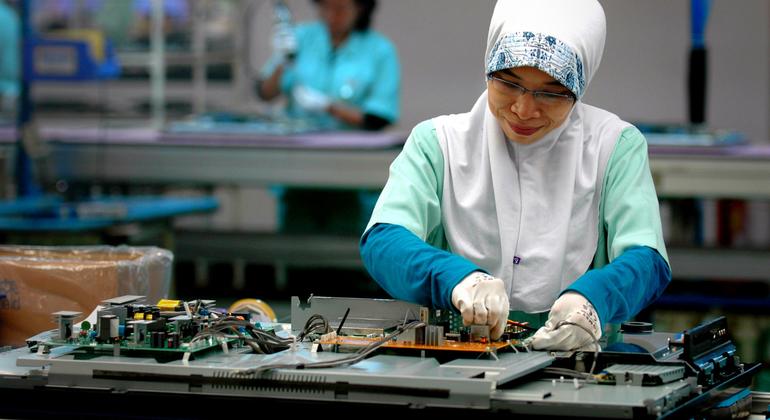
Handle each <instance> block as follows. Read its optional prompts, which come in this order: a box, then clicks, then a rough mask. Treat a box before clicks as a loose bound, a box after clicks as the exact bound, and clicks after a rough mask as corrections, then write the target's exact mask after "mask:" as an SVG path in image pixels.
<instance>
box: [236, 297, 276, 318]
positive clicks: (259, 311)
mask: <svg viewBox="0 0 770 420" xmlns="http://www.w3.org/2000/svg"><path fill="white" fill-rule="evenodd" d="M227 312H230V313H233V312H249V313H251V314H252V319H253V320H256V321H259V322H276V317H275V311H273V308H271V307H270V305H268V304H267V303H265V302H263V301H261V300H259V299H241V300H239V301H236V302H235V303H233V304H232V305H230V308H229V309H228V310H227Z"/></svg>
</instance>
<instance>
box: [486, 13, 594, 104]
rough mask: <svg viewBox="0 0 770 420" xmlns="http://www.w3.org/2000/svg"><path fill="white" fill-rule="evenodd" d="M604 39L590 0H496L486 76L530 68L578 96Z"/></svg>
mask: <svg viewBox="0 0 770 420" xmlns="http://www.w3.org/2000/svg"><path fill="white" fill-rule="evenodd" d="M605 35H606V23H605V18H604V11H603V10H602V8H601V5H599V3H598V2H597V1H596V0H537V1H531V0H498V2H497V5H496V6H495V11H494V14H493V16H492V21H491V23H490V26H489V37H488V39H487V55H486V57H487V62H486V73H487V74H489V73H493V72H495V71H498V70H503V69H508V68H514V67H525V66H528V67H535V68H537V69H539V70H541V71H543V72H545V73H547V74H548V75H550V76H551V77H553V78H554V79H556V80H557V81H559V82H560V83H561V84H562V85H564V86H565V87H566V88H567V89H569V90H570V91H571V92H572V93H574V94H575V96H576V97H578V98H581V97H582V96H583V93H585V89H586V86H587V85H588V82H589V81H590V80H591V76H593V74H594V73H595V72H596V69H597V68H598V67H599V63H600V62H601V57H602V51H603V49H604V38H605Z"/></svg>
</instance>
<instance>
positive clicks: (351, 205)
mask: <svg viewBox="0 0 770 420" xmlns="http://www.w3.org/2000/svg"><path fill="white" fill-rule="evenodd" d="M313 3H315V4H316V5H317V7H318V13H319V16H320V21H318V22H311V23H304V24H300V25H298V26H297V27H296V28H295V29H294V30H290V31H288V33H286V32H287V31H285V30H284V31H278V32H277V33H276V34H275V36H274V40H273V49H274V53H273V56H272V58H271V59H270V61H268V63H267V64H266V65H265V67H264V69H263V72H262V76H263V77H262V79H261V81H260V82H258V84H257V93H258V95H259V97H260V98H261V99H263V100H271V99H273V98H276V97H278V96H280V95H282V94H283V95H285V96H286V97H287V99H288V100H287V104H286V106H287V108H286V114H287V115H288V116H289V117H292V118H297V119H301V120H304V121H306V122H309V123H310V125H311V126H312V127H316V128H322V129H328V130H343V129H363V130H380V129H382V128H384V127H386V126H387V125H390V124H393V123H395V122H396V120H397V119H398V116H399V106H400V97H399V95H400V85H401V73H400V67H399V62H398V56H397V53H396V48H395V46H394V45H393V44H392V43H391V42H390V41H389V40H388V39H387V38H385V37H384V36H383V35H381V34H380V33H378V32H376V31H374V30H372V29H370V24H371V21H372V14H373V13H374V9H375V7H376V1H375V0H313ZM282 32H283V33H282ZM274 192H275V193H277V195H278V198H279V200H280V203H281V204H280V210H279V225H280V229H281V231H283V232H300V233H307V232H310V231H312V232H316V233H318V232H321V233H334V234H358V233H360V232H361V229H362V227H363V226H364V225H365V224H366V220H367V219H368V218H369V216H370V214H371V209H372V206H373V203H374V201H375V200H376V198H377V194H376V192H369V191H358V192H356V191H330V190H324V191H321V190H318V189H303V188H291V189H283V188H275V189H274Z"/></svg>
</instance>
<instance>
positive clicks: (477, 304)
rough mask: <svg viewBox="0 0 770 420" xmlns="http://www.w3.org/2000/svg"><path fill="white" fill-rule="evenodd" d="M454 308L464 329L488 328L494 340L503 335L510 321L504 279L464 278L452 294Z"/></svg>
mask: <svg viewBox="0 0 770 420" xmlns="http://www.w3.org/2000/svg"><path fill="white" fill-rule="evenodd" d="M452 305H454V306H455V307H456V308H457V309H458V310H460V313H462V316H463V324H465V325H471V324H474V325H489V327H490V331H489V334H490V335H491V339H493V340H497V339H498V338H500V336H501V335H502V334H503V331H504V330H505V325H506V323H507V321H508V308H509V306H508V305H509V303H508V291H507V290H506V288H505V283H503V281H502V280H501V279H498V278H495V277H492V276H490V275H488V274H485V273H482V272H480V271H474V272H473V273H471V274H470V275H468V276H467V277H465V278H464V279H463V280H462V281H461V282H460V283H458V284H457V286H455V288H454V289H453V290H452Z"/></svg>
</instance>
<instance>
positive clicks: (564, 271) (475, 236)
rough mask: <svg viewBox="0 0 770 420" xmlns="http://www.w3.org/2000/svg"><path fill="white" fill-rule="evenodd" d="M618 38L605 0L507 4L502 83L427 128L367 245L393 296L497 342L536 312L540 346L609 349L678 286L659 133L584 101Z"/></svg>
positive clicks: (387, 193)
mask: <svg viewBox="0 0 770 420" xmlns="http://www.w3.org/2000/svg"><path fill="white" fill-rule="evenodd" d="M605 33H606V22H605V17H604V11H603V10H602V8H601V6H600V5H599V3H598V2H597V1H596V0H538V1H529V0H499V1H498V2H497V5H496V6H495V10H494V13H493V16H492V20H491V23H490V26H489V35H488V38H487V48H486V54H485V62H484V69H485V75H486V80H487V88H486V90H485V91H484V92H483V93H482V94H481V96H480V97H479V98H478V100H477V101H476V103H475V104H474V105H473V107H472V108H471V110H470V111H469V112H467V113H464V114H455V115H445V116H440V117H436V118H433V119H431V120H428V121H425V122H422V123H420V124H419V125H417V126H416V127H415V128H414V130H413V131H412V133H411V135H410V137H409V139H408V140H407V142H406V145H405V146H404V149H403V151H402V152H401V153H400V154H399V156H398V157H397V158H396V159H395V160H394V162H393V163H392V165H391V167H390V176H389V179H388V182H387V184H386V186H385V188H384V190H383V192H382V194H381V196H380V198H379V201H378V202H377V205H376V207H375V209H374V213H373V215H372V217H371V220H370V221H369V224H368V226H367V230H366V231H365V233H364V235H363V237H362V239H361V245H360V248H361V255H362V257H363V260H364V263H365V265H366V267H367V269H368V270H369V272H370V273H371V275H372V276H373V277H374V278H375V279H376V280H377V282H378V283H379V284H380V285H381V286H382V287H383V288H384V289H385V290H386V291H387V292H388V293H390V294H391V295H392V296H394V297H396V298H399V299H404V300H408V301H413V302H418V303H420V304H425V305H432V306H435V307H439V308H452V307H453V308H456V309H457V310H459V311H460V313H461V314H462V317H463V321H464V323H465V324H466V325H469V324H479V325H488V326H490V329H491V336H492V338H498V337H499V336H500V335H501V333H502V332H503V330H504V327H505V325H506V320H507V319H508V318H509V315H510V316H511V317H512V318H514V319H522V317H523V318H525V319H529V320H533V321H534V322H535V323H539V324H540V325H542V327H541V328H540V329H539V330H538V331H537V332H536V333H535V335H534V340H533V341H532V345H533V347H534V348H536V349H553V350H573V349H577V348H580V347H583V346H587V345H589V344H591V343H593V342H594V341H595V340H598V338H599V337H600V336H601V334H602V326H604V325H606V324H607V323H610V322H618V321H624V320H627V319H629V318H631V317H633V316H634V315H635V314H636V313H638V312H639V311H640V310H641V309H642V308H644V307H645V306H646V305H648V304H649V303H650V302H652V301H653V300H654V299H656V298H657V297H658V296H659V295H660V294H661V293H662V291H663V289H664V288H665V287H666V285H667V284H668V283H669V281H670V278H671V272H670V269H669V265H668V257H667V254H666V248H665V245H664V243H663V238H662V233H661V225H660V214H659V211H658V201H657V196H656V193H655V187H654V185H653V182H652V177H651V175H650V170H649V165H648V160H647V147H646V142H645V139H644V137H643V136H642V134H641V133H640V132H639V130H637V129H636V128H635V127H634V126H632V125H631V124H629V123H627V122H625V121H622V120H621V119H620V118H618V117H617V116H616V115H614V114H612V113H610V112H607V111H605V110H602V109H599V108H596V107H593V106H590V105H588V104H585V103H583V102H582V101H581V98H582V97H583V95H584V93H585V91H586V87H587V86H588V83H589V82H590V80H591V77H592V76H593V75H594V74H596V70H597V68H598V66H599V62H600V61H601V57H602V50H603V48H604V40H605ZM509 309H510V310H513V311H517V312H516V313H511V314H509ZM543 321H545V322H543ZM538 326H539V325H538Z"/></svg>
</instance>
